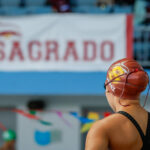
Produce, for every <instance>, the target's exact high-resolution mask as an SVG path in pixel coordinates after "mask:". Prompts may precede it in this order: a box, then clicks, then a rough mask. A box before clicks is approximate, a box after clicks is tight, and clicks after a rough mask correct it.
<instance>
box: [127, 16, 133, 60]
mask: <svg viewBox="0 0 150 150" xmlns="http://www.w3.org/2000/svg"><path fill="white" fill-rule="evenodd" d="M126 48H127V49H126V52H127V53H126V55H127V57H128V58H133V15H131V14H130V15H127V16H126Z"/></svg>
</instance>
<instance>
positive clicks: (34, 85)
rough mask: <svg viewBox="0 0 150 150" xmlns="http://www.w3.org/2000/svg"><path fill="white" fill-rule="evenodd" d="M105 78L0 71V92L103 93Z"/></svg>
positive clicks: (84, 74)
mask: <svg viewBox="0 0 150 150" xmlns="http://www.w3.org/2000/svg"><path fill="white" fill-rule="evenodd" d="M148 73H149V74H150V71H148ZM105 79H106V72H82V73H81V72H0V94H1V95H5V94H7V95H22V94H23V95H30V94H31V95H34V94H35V95H104V92H105V90H104V82H105ZM146 92H147V91H145V92H144V94H145V93H146Z"/></svg>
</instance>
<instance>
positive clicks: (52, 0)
mask: <svg viewBox="0 0 150 150" xmlns="http://www.w3.org/2000/svg"><path fill="white" fill-rule="evenodd" d="M47 4H49V5H51V6H52V7H53V9H54V10H55V11H56V12H61V13H64V12H71V8H70V2H69V0H47Z"/></svg>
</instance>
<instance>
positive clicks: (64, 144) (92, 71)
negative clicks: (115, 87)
mask: <svg viewBox="0 0 150 150" xmlns="http://www.w3.org/2000/svg"><path fill="white" fill-rule="evenodd" d="M149 42H150V2H149V0H0V147H1V149H0V150H27V149H28V150H47V149H51V150H70V149H71V150H84V145H85V138H86V134H87V132H88V130H89V129H90V127H91V125H92V123H93V122H94V121H96V120H98V119H102V118H104V117H107V116H108V115H110V114H111V113H113V112H112V110H111V109H110V108H109V105H108V103H107V100H106V97H105V89H104V87H103V85H104V82H105V79H106V72H107V69H108V67H109V66H110V65H111V64H112V63H113V62H114V61H116V60H118V59H121V58H124V57H128V58H134V59H135V60H137V61H138V62H139V63H140V64H141V65H142V66H143V67H144V69H145V70H146V71H147V72H148V74H149V73H150V71H149V68H150V43H149ZM146 94H147V90H146V91H145V92H144V93H143V94H142V96H141V104H143V103H144V100H145V96H146ZM146 109H147V110H150V103H149V98H148V102H147V105H146Z"/></svg>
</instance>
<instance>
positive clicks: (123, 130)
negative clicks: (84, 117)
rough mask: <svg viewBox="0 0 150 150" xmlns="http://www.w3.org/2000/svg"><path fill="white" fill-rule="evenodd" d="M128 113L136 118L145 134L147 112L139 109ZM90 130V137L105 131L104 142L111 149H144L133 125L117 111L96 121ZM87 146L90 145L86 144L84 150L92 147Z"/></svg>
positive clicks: (90, 149)
mask: <svg viewBox="0 0 150 150" xmlns="http://www.w3.org/2000/svg"><path fill="white" fill-rule="evenodd" d="M128 114H130V115H131V116H132V117H133V118H134V119H135V120H136V122H137V123H138V124H139V126H140V128H141V130H142V131H143V133H144V135H146V131H147V124H148V112H147V111H145V110H144V109H140V110H137V111H129V112H128ZM149 125H150V124H149ZM149 128H150V127H149ZM90 132H91V133H90ZM90 132H89V134H88V136H91V138H92V136H93V137H94V134H96V136H97V137H98V134H100V135H102V132H105V133H104V134H105V137H106V138H107V140H108V142H107V143H106V144H108V147H109V148H110V149H111V150H146V149H142V147H143V141H142V138H141V136H140V134H139V132H138V130H137V128H136V127H135V125H134V124H133V123H132V122H131V121H130V120H129V119H128V118H127V117H126V116H124V115H122V114H119V113H115V114H113V115H111V116H109V117H107V118H105V119H103V120H100V121H97V122H96V123H95V124H94V125H93V127H92V129H91V131H90ZM89 138H90V137H89ZM91 138H90V139H91ZM93 142H94V139H93ZM87 143H88V142H87ZM88 147H90V145H89V146H88V144H87V145H86V150H92V148H89V149H88ZM91 147H92V146H91ZM93 150H94V148H93ZM104 150H105V148H104ZM106 150H107V149H106Z"/></svg>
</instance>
